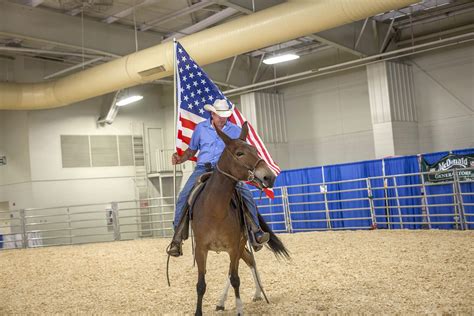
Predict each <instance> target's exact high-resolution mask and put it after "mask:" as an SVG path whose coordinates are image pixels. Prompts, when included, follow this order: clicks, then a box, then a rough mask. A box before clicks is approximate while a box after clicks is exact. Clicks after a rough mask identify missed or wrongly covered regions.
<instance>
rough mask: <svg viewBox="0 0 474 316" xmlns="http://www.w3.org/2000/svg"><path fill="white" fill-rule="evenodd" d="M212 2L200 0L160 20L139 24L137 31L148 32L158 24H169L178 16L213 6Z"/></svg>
mask: <svg viewBox="0 0 474 316" xmlns="http://www.w3.org/2000/svg"><path fill="white" fill-rule="evenodd" d="M213 4H214V2H213V1H208V0H202V1H201V2H198V3H196V4H193V5H192V6H190V7H187V8H184V9H181V10H178V11H175V12H172V13H170V14H168V15H165V16H162V17H161V18H159V19H155V20H152V21H148V22H145V23H143V24H141V25H140V26H139V27H138V30H139V31H142V32H143V31H146V30H149V29H151V28H153V27H155V26H158V25H160V24H163V23H166V22H169V21H172V20H174V19H176V18H177V17H180V16H183V15H186V14H190V13H192V12H195V11H198V10H201V9H203V8H205V7H208V6H210V5H213Z"/></svg>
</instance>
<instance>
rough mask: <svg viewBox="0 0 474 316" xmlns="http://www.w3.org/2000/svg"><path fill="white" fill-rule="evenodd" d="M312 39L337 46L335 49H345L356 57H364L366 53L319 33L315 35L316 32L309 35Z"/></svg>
mask: <svg viewBox="0 0 474 316" xmlns="http://www.w3.org/2000/svg"><path fill="white" fill-rule="evenodd" d="M310 36H311V37H312V38H313V39H315V40H317V41H318V42H320V43H323V44H326V45H329V46H332V47H334V48H337V49H340V50H343V51H346V52H348V53H351V54H352V55H356V56H357V57H365V56H367V55H366V54H364V53H362V52H360V51H358V50H355V49H353V48H350V47H348V46H345V45H342V44H339V43H337V42H335V41H333V40H330V39H328V38H325V37H322V36H320V35H316V34H313V35H310Z"/></svg>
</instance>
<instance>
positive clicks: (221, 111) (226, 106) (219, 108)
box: [204, 99, 234, 117]
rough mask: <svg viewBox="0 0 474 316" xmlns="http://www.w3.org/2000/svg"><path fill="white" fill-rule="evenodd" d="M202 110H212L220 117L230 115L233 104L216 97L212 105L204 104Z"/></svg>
mask: <svg viewBox="0 0 474 316" xmlns="http://www.w3.org/2000/svg"><path fill="white" fill-rule="evenodd" d="M204 110H206V111H209V112H214V113H216V114H217V115H219V116H220V117H229V116H231V115H232V111H233V110H234V105H233V104H231V103H230V102H229V101H227V100H224V99H216V101H214V104H213V105H210V104H206V105H205V106H204Z"/></svg>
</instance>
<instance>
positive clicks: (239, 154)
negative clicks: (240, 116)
mask: <svg viewBox="0 0 474 316" xmlns="http://www.w3.org/2000/svg"><path fill="white" fill-rule="evenodd" d="M216 131H217V134H218V135H219V137H220V138H221V139H222V140H223V141H224V143H225V150H224V152H223V153H222V156H221V158H220V160H219V163H218V164H217V167H218V169H220V171H221V172H222V171H223V173H224V174H226V173H227V174H230V175H231V176H232V177H233V178H235V179H238V180H241V181H250V182H253V183H254V184H256V185H257V186H258V187H259V188H260V189H264V188H271V187H273V184H274V183H275V178H276V176H275V174H274V173H273V171H272V170H271V169H270V168H269V167H268V165H267V163H266V162H265V161H264V160H263V159H261V158H260V157H259V156H258V153H257V149H256V148H255V147H254V146H252V145H250V144H248V143H247V142H246V141H245V139H246V138H247V134H248V131H249V129H248V125H247V122H245V123H244V124H243V125H242V132H241V133H240V136H239V138H237V139H232V138H230V137H229V136H227V135H226V134H225V133H224V132H222V131H221V130H219V129H218V128H217V129H216Z"/></svg>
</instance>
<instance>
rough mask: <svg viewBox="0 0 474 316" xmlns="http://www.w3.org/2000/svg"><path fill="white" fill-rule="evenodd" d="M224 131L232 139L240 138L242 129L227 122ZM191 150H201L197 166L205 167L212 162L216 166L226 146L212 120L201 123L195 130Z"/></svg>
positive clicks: (190, 145)
mask: <svg viewBox="0 0 474 316" xmlns="http://www.w3.org/2000/svg"><path fill="white" fill-rule="evenodd" d="M222 131H223V132H224V133H225V134H226V135H227V136H229V137H230V138H232V139H236V138H238V137H239V136H240V131H241V129H240V127H238V126H237V125H235V124H233V123H231V122H229V121H227V122H226V123H225V125H224V127H223V128H222ZM189 148H190V149H191V150H199V155H198V157H197V164H198V165H204V164H205V163H206V162H210V163H211V164H212V165H215V164H216V163H217V161H218V160H219V158H220V156H221V154H222V152H223V151H224V148H225V144H224V142H223V141H222V139H221V138H220V137H219V135H217V132H216V129H215V128H214V126H213V125H212V123H211V119H207V120H205V121H203V122H201V123H199V124H198V125H197V126H196V128H195V129H194V132H193V136H192V137H191V143H190V144H189Z"/></svg>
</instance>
